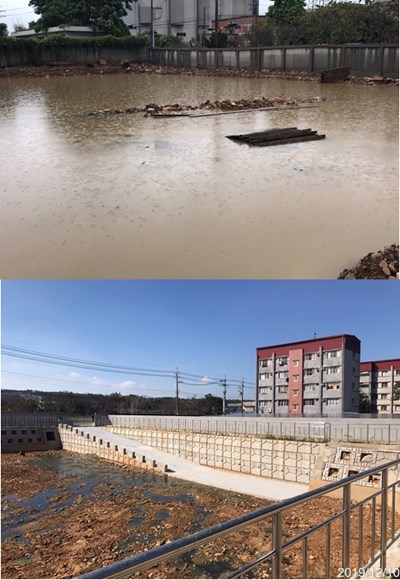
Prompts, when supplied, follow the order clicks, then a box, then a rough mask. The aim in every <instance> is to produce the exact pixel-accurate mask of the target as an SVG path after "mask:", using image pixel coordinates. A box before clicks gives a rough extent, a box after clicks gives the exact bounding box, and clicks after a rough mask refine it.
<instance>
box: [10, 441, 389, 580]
mask: <svg viewBox="0 0 400 580" xmlns="http://www.w3.org/2000/svg"><path fill="white" fill-rule="evenodd" d="M76 457H78V458H79V461H80V466H81V470H83V471H81V475H80V476H79V474H78V475H76V474H75V475H72V476H71V475H68V474H65V473H62V472H60V471H58V472H57V471H55V470H53V469H51V468H46V467H44V466H43V462H42V464H41V461H42V460H43V458H44V459H45V460H47V461H50V463H51V461H54V460H57V461H58V462H59V461H60V460H63V461H64V460H65V459H68V460H71V461H75V458H76ZM85 462H87V463H88V464H89V463H90V470H91V471H92V472H93V469H94V470H96V469H101V470H102V473H103V474H104V473H106V474H107V477H104V476H103V477H102V478H100V479H98V480H96V481H94V480H93V481H92V480H90V479H86V480H85V477H82V473H84V469H85V465H86V463H85ZM133 476H135V477H139V479H138V480H135V482H134V481H133V479H132V478H133ZM1 479H2V530H3V541H2V570H1V573H2V577H3V578H71V577H76V576H79V575H81V574H83V573H86V572H89V571H91V570H95V569H97V568H100V567H102V566H105V565H107V564H110V563H112V562H116V561H118V560H121V559H123V558H125V557H128V556H132V555H134V554H137V553H141V552H143V551H146V550H148V549H150V548H154V547H157V546H161V545H163V544H165V543H168V542H170V541H171V540H174V539H178V538H180V537H182V536H184V535H187V534H190V533H194V532H195V531H198V530H200V529H203V528H206V527H209V526H212V525H214V524H217V523H221V522H224V521H226V520H228V519H232V518H236V517H238V516H240V515H242V514H246V513H249V512H252V511H254V510H257V509H260V508H263V507H266V506H267V505H269V502H267V501H265V500H263V499H258V498H254V497H251V496H245V495H240V494H234V493H229V492H226V491H223V490H219V489H216V488H211V487H206V486H201V485H194V484H191V483H189V482H184V481H179V480H174V481H172V480H171V481H170V482H168V481H167V478H166V477H164V476H155V475H154V474H149V472H143V473H142V472H140V470H137V469H133V468H131V467H120V466H116V465H114V464H108V463H106V462H104V461H102V460H100V459H98V458H93V457H91V458H87V456H85V457H82V456H75V455H74V454H72V453H69V452H65V451H55V452H54V451H53V452H46V453H31V454H27V455H26V456H24V457H22V456H19V455H15V454H7V455H3V456H2V473H1ZM89 488H90V489H89ZM45 492H46V493H47V496H46V497H47V500H48V503H47V504H46V502H45V501H44V499H43V498H44V495H43V494H44V493H45ZM270 503H272V502H270ZM340 510H341V502H340V501H339V500H335V499H331V498H318V499H316V500H313V501H312V502H309V504H307V505H306V506H301V507H298V508H295V509H293V510H291V511H290V513H286V514H285V515H284V518H283V525H282V536H283V539H284V541H287V540H289V539H290V538H293V537H294V536H295V535H297V534H299V533H301V532H304V531H306V530H307V529H309V528H310V527H311V526H312V525H314V524H316V523H318V522H320V521H321V518H322V517H326V518H327V517H330V516H331V515H334V514H336V513H338V512H339V511H340ZM363 512H364V514H363V524H364V525H363V530H364V532H363V536H362V539H361V544H362V545H363V552H364V555H365V556H366V560H367V559H368V555H369V554H370V551H371V523H372V518H371V506H370V504H367V505H366V507H365V508H364V510H363ZM358 518H359V510H355V511H354V513H353V517H352V534H351V538H352V545H351V554H352V565H354V566H357V562H358V552H359V538H358V529H359V526H358ZM379 519H380V515H378V517H377V522H376V530H377V534H376V546H378V541H379V532H378V530H379ZM398 525H400V518H399V522H398ZM271 537H272V522H271V518H269V519H266V520H263V521H262V522H259V523H257V524H253V525H252V526H251V527H248V528H245V529H244V530H243V531H241V532H236V533H234V534H232V535H231V536H229V538H224V539H220V540H217V541H214V542H213V543H211V544H209V545H206V546H203V547H201V548H199V549H197V550H196V551H195V552H194V553H191V554H190V555H184V556H182V557H181V558H180V559H179V560H178V559H176V560H175V561H170V562H169V563H167V564H163V565H159V566H158V567H156V568H153V569H150V570H148V571H146V572H141V573H140V574H138V577H141V578H216V577H220V576H221V575H222V574H227V573H229V571H230V570H232V569H233V568H237V567H239V566H240V565H243V564H244V563H247V562H249V561H251V560H253V559H255V558H257V557H259V556H260V555H261V554H265V553H266V552H268V550H270V549H271ZM341 542H342V524H341V521H340V520H337V521H336V522H334V523H332V524H331V562H330V564H331V577H337V576H338V573H339V567H340V566H341ZM302 549H303V545H302V544H301V543H300V544H295V545H294V546H293V547H292V548H290V549H288V550H286V551H285V552H284V555H283V558H282V563H283V573H284V577H286V578H302V577H303V570H302V568H301V555H302ZM325 554H326V529H322V530H321V531H320V532H318V533H317V534H316V535H315V536H312V537H311V538H310V539H309V541H308V571H307V574H308V577H309V578H318V577H322V576H323V575H324V574H325V565H326V558H325ZM247 577H249V578H251V577H255V578H270V577H271V566H270V563H266V564H262V565H261V566H258V567H257V568H256V570H255V571H254V572H252V573H251V572H250V573H248V575H247Z"/></svg>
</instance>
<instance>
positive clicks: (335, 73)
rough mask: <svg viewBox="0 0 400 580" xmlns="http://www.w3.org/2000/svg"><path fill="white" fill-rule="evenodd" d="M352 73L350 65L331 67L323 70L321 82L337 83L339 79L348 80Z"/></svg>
mask: <svg viewBox="0 0 400 580" xmlns="http://www.w3.org/2000/svg"><path fill="white" fill-rule="evenodd" d="M349 75H350V67H348V66H343V67H341V68H331V69H329V70H324V71H322V72H321V77H320V82H321V83H336V82H338V81H347V79H348V78H349Z"/></svg>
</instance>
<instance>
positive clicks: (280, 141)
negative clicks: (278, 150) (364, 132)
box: [227, 127, 325, 147]
mask: <svg viewBox="0 0 400 580" xmlns="http://www.w3.org/2000/svg"><path fill="white" fill-rule="evenodd" d="M227 138H228V139H232V141H238V142H239V143H247V144H248V145H254V146H256V147H269V146H270V145H286V144H287V143H301V142H303V141H318V140H320V139H325V135H318V133H317V131H313V130H312V129H297V127H288V128H286V129H268V130H266V131H258V132H256V133H244V134H242V135H227Z"/></svg>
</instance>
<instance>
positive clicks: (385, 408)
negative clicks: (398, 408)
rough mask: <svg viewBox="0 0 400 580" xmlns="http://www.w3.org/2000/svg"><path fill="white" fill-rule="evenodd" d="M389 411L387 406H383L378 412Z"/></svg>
mask: <svg viewBox="0 0 400 580" xmlns="http://www.w3.org/2000/svg"><path fill="white" fill-rule="evenodd" d="M387 410H388V406H387V405H382V407H378V411H387Z"/></svg>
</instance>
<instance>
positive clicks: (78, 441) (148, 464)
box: [58, 425, 168, 473]
mask: <svg viewBox="0 0 400 580" xmlns="http://www.w3.org/2000/svg"><path fill="white" fill-rule="evenodd" d="M58 430H59V433H60V438H61V442H62V447H63V449H66V450H67V451H73V452H75V453H82V454H87V455H97V456H98V457H101V458H102V459H106V460H107V461H113V462H114V463H121V464H123V465H131V466H134V467H140V468H142V469H151V470H153V471H157V472H162V473H165V472H166V471H168V466H167V465H164V464H162V465H160V464H157V463H156V461H154V460H153V459H152V458H151V457H148V456H138V457H137V456H136V454H135V452H132V451H130V452H128V450H127V449H126V448H120V447H119V446H118V445H111V443H110V442H109V441H107V433H106V432H105V437H104V438H103V439H102V438H98V437H96V436H94V435H90V434H89V433H85V431H84V430H81V429H78V428H75V427H71V426H69V425H59V427H58Z"/></svg>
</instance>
